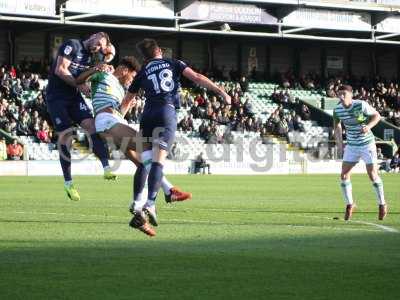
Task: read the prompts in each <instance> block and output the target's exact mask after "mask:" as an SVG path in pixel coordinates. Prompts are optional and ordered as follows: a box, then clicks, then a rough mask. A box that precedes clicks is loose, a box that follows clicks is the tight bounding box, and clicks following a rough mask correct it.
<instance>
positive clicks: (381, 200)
mask: <svg viewBox="0 0 400 300" xmlns="http://www.w3.org/2000/svg"><path fill="white" fill-rule="evenodd" d="M366 167H367V172H368V176H369V178H370V179H371V182H372V187H373V189H374V191H375V195H376V202H377V204H378V219H379V220H383V219H384V218H385V217H386V215H387V213H388V208H387V204H386V200H385V193H384V190H383V182H382V179H381V177H380V176H379V175H378V167H377V165H376V164H367V165H366Z"/></svg>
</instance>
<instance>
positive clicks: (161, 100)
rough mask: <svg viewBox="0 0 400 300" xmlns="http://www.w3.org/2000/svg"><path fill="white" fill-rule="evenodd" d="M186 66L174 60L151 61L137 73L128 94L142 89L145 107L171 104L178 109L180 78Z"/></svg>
mask: <svg viewBox="0 0 400 300" xmlns="http://www.w3.org/2000/svg"><path fill="white" fill-rule="evenodd" d="M186 68H187V65H186V64H185V63H184V62H182V61H180V60H176V59H167V58H162V59H158V58H157V59H152V60H150V61H149V62H147V63H146V64H145V65H144V66H143V67H142V69H141V70H140V71H139V72H138V74H137V75H136V77H135V80H134V81H133V82H132V84H131V86H130V87H129V92H131V93H137V92H138V91H139V89H143V90H144V93H145V97H146V105H157V104H161V105H163V104H172V105H174V106H175V107H176V108H179V106H180V103H179V90H180V87H181V82H180V81H181V76H182V72H183V70H185V69H186Z"/></svg>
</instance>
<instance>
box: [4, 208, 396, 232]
mask: <svg viewBox="0 0 400 300" xmlns="http://www.w3.org/2000/svg"><path fill="white" fill-rule="evenodd" d="M3 212H4V211H3ZM5 213H9V212H5ZM11 213H16V214H36V215H52V216H75V217H84V218H85V217H95V218H97V217H100V218H104V217H105V218H118V219H121V218H122V216H113V215H85V214H74V213H59V212H32V211H15V212H11ZM298 215H301V216H303V217H306V218H318V219H328V220H330V218H325V217H318V216H307V215H302V214H298ZM165 220H166V221H167V222H182V223H193V224H195V223H197V224H199V223H200V224H210V225H230V226H231V225H237V226H247V225H248V226H251V225H253V224H250V223H249V224H247V223H237V224H234V223H224V222H218V221H211V220H190V219H165ZM352 222H354V223H360V224H365V225H373V226H375V227H378V228H380V229H383V230H384V231H389V232H396V233H398V232H399V231H398V230H397V229H395V228H391V227H388V226H383V225H379V224H374V223H368V222H362V221H352ZM268 226H274V227H276V226H281V227H282V226H286V227H292V228H321V227H322V228H323V229H333V230H347V231H355V230H361V231H374V232H376V231H377V230H369V229H365V228H344V227H337V226H317V225H309V226H308V225H291V224H268Z"/></svg>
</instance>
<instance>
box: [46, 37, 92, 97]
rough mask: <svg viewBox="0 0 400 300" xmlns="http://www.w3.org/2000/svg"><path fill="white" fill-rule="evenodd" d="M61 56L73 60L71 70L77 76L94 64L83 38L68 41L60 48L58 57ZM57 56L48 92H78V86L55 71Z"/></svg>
mask: <svg viewBox="0 0 400 300" xmlns="http://www.w3.org/2000/svg"><path fill="white" fill-rule="evenodd" d="M59 56H62V57H65V58H67V59H69V60H70V61H71V64H70V66H69V71H70V72H71V74H72V76H74V77H75V78H76V77H78V76H79V75H80V74H81V73H82V72H83V71H85V70H87V69H88V68H89V67H90V66H91V65H92V62H91V61H92V58H91V54H90V52H89V51H88V50H86V49H85V47H84V46H83V43H82V41H81V40H76V39H72V40H68V41H66V42H65V43H64V44H62V45H61V47H60V48H59V49H58V53H57V58H58V57H59ZM57 58H56V59H55V61H54V62H53V65H52V67H51V69H50V74H49V84H48V87H47V94H66V93H67V94H76V93H77V89H76V88H74V87H72V86H70V85H69V84H67V83H66V82H65V81H64V80H62V79H61V78H59V77H58V76H57V75H55V73H54V71H55V68H56V66H57ZM55 99H56V98H55Z"/></svg>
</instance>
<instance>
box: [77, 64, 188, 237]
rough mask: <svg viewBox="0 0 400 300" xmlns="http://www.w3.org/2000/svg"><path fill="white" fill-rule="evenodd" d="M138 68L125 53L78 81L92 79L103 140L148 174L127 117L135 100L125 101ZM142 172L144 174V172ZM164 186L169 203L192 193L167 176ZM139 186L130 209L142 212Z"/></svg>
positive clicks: (135, 134) (149, 229) (98, 129)
mask: <svg viewBox="0 0 400 300" xmlns="http://www.w3.org/2000/svg"><path fill="white" fill-rule="evenodd" d="M139 69H140V65H139V64H138V62H137V60H136V59H135V58H134V57H124V58H123V59H122V60H121V61H120V63H119V64H118V66H117V67H116V69H115V71H114V72H113V73H111V72H102V71H97V70H95V69H90V70H88V71H86V72H84V73H82V74H81V75H79V77H78V78H77V79H76V81H77V83H78V84H82V83H84V82H86V80H90V82H91V87H92V96H91V99H92V104H93V110H94V114H95V125H96V131H97V133H99V134H100V136H101V137H102V138H103V139H104V140H106V141H110V142H112V143H114V144H115V145H116V146H118V147H120V148H121V147H123V148H125V149H121V150H122V151H123V152H124V153H125V155H126V156H127V157H128V158H129V159H130V160H131V161H132V162H133V163H134V164H135V165H136V167H137V168H138V169H140V171H139V172H136V174H138V175H140V176H145V175H146V176H147V172H146V169H145V168H144V166H143V164H141V162H140V157H139V156H138V154H137V153H136V152H135V151H136V138H137V135H138V134H137V132H136V131H135V130H134V129H133V128H131V127H130V126H129V125H128V123H127V121H126V120H125V119H124V115H125V114H126V112H127V110H128V109H129V106H131V105H132V104H133V103H132V102H131V101H130V103H128V102H126V101H124V102H122V100H123V99H124V96H125V89H124V88H125V87H129V85H130V84H131V83H132V80H133V78H134V77H135V76H136V73H137V72H138V71H139ZM121 102H122V103H121ZM139 142H140V141H139ZM142 173H144V174H145V175H141V174H142ZM138 182H139V180H134V184H135V183H138ZM161 186H162V189H163V191H164V194H165V201H166V202H167V203H171V202H175V201H184V200H187V199H190V198H191V197H192V195H191V194H190V193H186V192H182V191H181V190H179V189H178V188H176V187H174V186H173V185H172V184H171V183H170V182H169V181H168V180H167V179H166V178H165V176H164V177H163V178H162V182H161ZM137 189H138V188H137V187H136V186H135V185H134V189H133V190H134V192H133V201H132V203H131V205H130V211H131V213H134V212H135V211H137V212H141V211H142V209H143V206H144V204H145V203H146V200H147V198H144V197H143V195H142V193H138V192H137V191H136V190H137ZM144 225H145V226H144V227H143V228H139V229H141V230H142V231H143V232H145V233H147V234H149V235H154V234H153V232H152V230H151V228H146V225H147V224H144Z"/></svg>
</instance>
